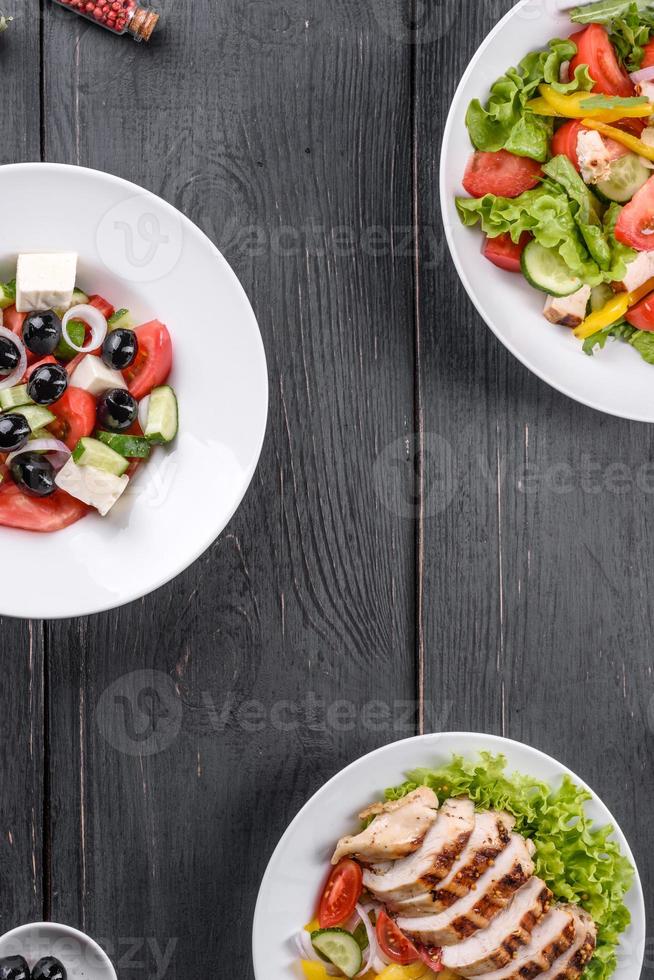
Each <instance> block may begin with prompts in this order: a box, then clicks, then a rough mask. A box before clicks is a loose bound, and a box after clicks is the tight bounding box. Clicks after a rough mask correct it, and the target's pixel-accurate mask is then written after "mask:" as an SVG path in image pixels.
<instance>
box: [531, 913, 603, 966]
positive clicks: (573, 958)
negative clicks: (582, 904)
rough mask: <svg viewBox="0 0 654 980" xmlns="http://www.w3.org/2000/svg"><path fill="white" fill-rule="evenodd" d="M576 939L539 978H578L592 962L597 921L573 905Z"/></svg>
mask: <svg viewBox="0 0 654 980" xmlns="http://www.w3.org/2000/svg"><path fill="white" fill-rule="evenodd" d="M572 913H573V916H574V922H575V941H574V943H573V944H572V946H571V947H570V949H568V950H567V952H565V953H564V954H563V956H560V957H559V959H558V960H555V961H554V963H553V964H552V966H551V967H550V968H549V970H547V972H546V973H542V974H541V975H540V977H539V978H538V980H578V978H579V977H580V976H581V975H582V973H583V972H584V970H585V969H586V967H587V966H588V964H589V963H590V961H591V959H592V956H593V953H594V952H595V945H596V943H597V928H596V926H595V923H594V922H593V920H592V919H591V917H590V916H589V915H588V913H587V912H584V910H583V909H580V908H576V907H573V909H572Z"/></svg>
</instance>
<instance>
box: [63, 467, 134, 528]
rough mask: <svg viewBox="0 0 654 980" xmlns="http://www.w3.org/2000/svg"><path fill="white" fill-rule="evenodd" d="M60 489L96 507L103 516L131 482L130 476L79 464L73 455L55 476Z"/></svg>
mask: <svg viewBox="0 0 654 980" xmlns="http://www.w3.org/2000/svg"><path fill="white" fill-rule="evenodd" d="M55 483H56V484H57V486H58V487H59V488H60V490H65V491H66V493H69V494H70V495H71V497H76V498H77V500H81V501H82V503H84V504H88V505H89V506H90V507H95V509H96V510H97V511H98V513H99V514H100V516H101V517H105V516H106V515H107V514H108V513H109V511H110V510H111V508H112V507H113V506H114V504H115V503H116V501H117V500H118V499H119V497H120V496H121V495H122V494H123V493H124V492H125V488H126V487H127V484H128V483H129V477H128V476H114V474H113V473H107V472H105V470H99V469H97V467H95V466H78V465H77V463H76V462H74V460H73V457H72V456H71V457H70V459H69V460H68V462H67V463H66V465H65V466H63V467H62V468H61V469H60V470H59V472H58V473H57V475H56V477H55Z"/></svg>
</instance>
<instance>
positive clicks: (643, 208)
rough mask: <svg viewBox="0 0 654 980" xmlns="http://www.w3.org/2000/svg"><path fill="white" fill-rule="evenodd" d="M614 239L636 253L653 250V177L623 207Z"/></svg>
mask: <svg viewBox="0 0 654 980" xmlns="http://www.w3.org/2000/svg"><path fill="white" fill-rule="evenodd" d="M615 237H616V238H617V239H618V241H619V242H622V244H623V245H629V246H630V248H635V249H636V250H637V251H638V252H650V251H652V250H654V177H650V179H649V180H648V181H647V183H646V184H645V185H644V187H641V189H640V190H639V191H638V193H637V194H635V195H634V197H633V199H632V200H631V201H630V202H629V204H625V206H624V207H623V209H622V211H621V212H620V217H619V218H618V222H617V224H616V226H615Z"/></svg>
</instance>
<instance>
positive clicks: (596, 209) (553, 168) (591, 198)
mask: <svg viewBox="0 0 654 980" xmlns="http://www.w3.org/2000/svg"><path fill="white" fill-rule="evenodd" d="M543 171H544V173H546V174H547V176H548V177H551V178H552V180H555V181H556V182H557V183H558V184H560V185H561V186H562V187H563V190H564V191H565V192H566V194H567V195H568V197H569V199H570V207H571V209H572V213H573V216H574V219H575V221H576V223H577V227H578V228H579V231H580V232H581V235H582V238H583V239H584V241H585V243H586V247H587V248H588V251H589V252H590V254H591V256H592V257H593V259H594V260H595V261H596V262H597V264H598V266H599V267H600V269H602V270H603V271H604V272H606V271H607V270H608V269H609V268H610V267H611V247H610V245H609V243H608V241H607V239H606V238H605V236H604V227H603V225H602V219H601V209H600V202H599V201H598V199H597V198H596V197H595V195H594V194H593V192H592V191H591V190H590V188H589V187H587V186H586V184H585V183H584V181H583V180H582V178H581V177H580V175H579V174H578V173H577V171H576V170H575V168H574V166H573V164H572V163H571V162H570V160H569V159H568V157H566V156H557V157H554V159H552V160H550V162H549V163H547V164H545V166H544V167H543Z"/></svg>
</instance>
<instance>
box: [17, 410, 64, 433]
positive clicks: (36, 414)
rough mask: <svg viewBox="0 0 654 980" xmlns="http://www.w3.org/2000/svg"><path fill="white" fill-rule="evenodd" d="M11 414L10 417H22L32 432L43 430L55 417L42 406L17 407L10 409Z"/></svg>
mask: <svg viewBox="0 0 654 980" xmlns="http://www.w3.org/2000/svg"><path fill="white" fill-rule="evenodd" d="M11 413H12V415H22V416H23V418H25V419H27V424H28V425H29V427H30V429H31V430H32V432H35V431H36V430H37V429H44V428H45V427H46V425H50V423H51V422H54V420H55V419H56V417H57V416H56V415H53V414H52V412H51V411H50V410H49V409H47V408H45V407H44V406H43V405H19V406H18V407H17V408H12V410H11ZM48 435H50V433H48Z"/></svg>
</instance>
